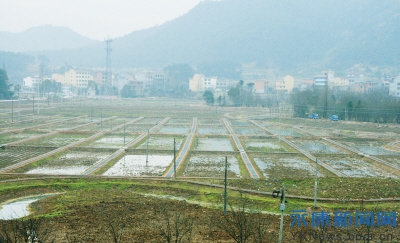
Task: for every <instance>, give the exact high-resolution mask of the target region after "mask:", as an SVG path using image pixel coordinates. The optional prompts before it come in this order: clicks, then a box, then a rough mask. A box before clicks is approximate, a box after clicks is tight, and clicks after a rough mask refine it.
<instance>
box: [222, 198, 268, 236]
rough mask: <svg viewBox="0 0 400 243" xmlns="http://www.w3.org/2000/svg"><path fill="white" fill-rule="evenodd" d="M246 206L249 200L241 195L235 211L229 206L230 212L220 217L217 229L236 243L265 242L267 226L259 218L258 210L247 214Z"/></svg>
mask: <svg viewBox="0 0 400 243" xmlns="http://www.w3.org/2000/svg"><path fill="white" fill-rule="evenodd" d="M248 206H250V202H249V200H247V199H246V198H244V197H243V196H242V194H241V196H240V199H239V205H238V207H237V208H236V209H235V208H234V207H233V206H232V205H230V211H229V212H228V213H227V215H226V216H220V219H219V220H220V222H219V223H218V224H217V227H218V228H219V229H220V230H222V231H223V232H226V233H227V234H228V235H229V236H230V237H231V238H232V239H233V240H234V241H235V242H237V243H246V242H251V241H253V242H265V239H266V237H267V227H268V225H269V224H268V222H267V220H266V219H262V218H261V217H262V216H261V214H260V213H259V210H257V213H250V212H248V209H247V207H248Z"/></svg>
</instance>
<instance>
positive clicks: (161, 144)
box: [138, 136, 183, 150]
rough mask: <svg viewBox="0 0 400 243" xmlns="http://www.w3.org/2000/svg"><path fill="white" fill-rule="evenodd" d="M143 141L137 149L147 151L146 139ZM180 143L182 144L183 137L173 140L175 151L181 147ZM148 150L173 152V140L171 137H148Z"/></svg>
mask: <svg viewBox="0 0 400 243" xmlns="http://www.w3.org/2000/svg"><path fill="white" fill-rule="evenodd" d="M143 141H144V142H143V143H142V144H141V145H140V146H139V147H138V148H139V149H147V138H145V139H144V140H143ZM182 142H183V137H176V138H175V146H176V149H178V148H180V147H181V144H182ZM149 149H155V150H173V149H174V138H173V137H159V136H150V138H149Z"/></svg>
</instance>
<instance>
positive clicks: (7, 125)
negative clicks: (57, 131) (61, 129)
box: [0, 114, 63, 132]
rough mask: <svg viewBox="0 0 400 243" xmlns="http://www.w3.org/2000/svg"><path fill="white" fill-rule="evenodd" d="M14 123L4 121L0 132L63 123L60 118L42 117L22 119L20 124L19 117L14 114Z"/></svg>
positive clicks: (0, 125)
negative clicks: (57, 122)
mask: <svg viewBox="0 0 400 243" xmlns="http://www.w3.org/2000/svg"><path fill="white" fill-rule="evenodd" d="M14 115H15V116H14V122H13V123H12V122H11V120H10V121H7V120H5V121H3V123H1V124H0V132H2V131H7V130H14V129H22V128H27V127H33V126H36V125H42V124H46V123H51V122H56V121H62V120H63V119H61V118H60V117H57V116H53V117H46V116H40V117H33V116H30V117H22V118H21V119H20V121H19V122H18V115H16V114H14ZM0 121H1V118H0Z"/></svg>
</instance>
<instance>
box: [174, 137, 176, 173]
mask: <svg viewBox="0 0 400 243" xmlns="http://www.w3.org/2000/svg"><path fill="white" fill-rule="evenodd" d="M175 144H176V143H175V138H174V178H175V179H176V154H175V151H176V148H175Z"/></svg>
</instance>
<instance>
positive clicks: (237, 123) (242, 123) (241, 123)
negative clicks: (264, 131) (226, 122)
mask: <svg viewBox="0 0 400 243" xmlns="http://www.w3.org/2000/svg"><path fill="white" fill-rule="evenodd" d="M230 122H231V125H232V126H237V127H252V126H253V124H251V123H250V122H248V121H239V120H230Z"/></svg>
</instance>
